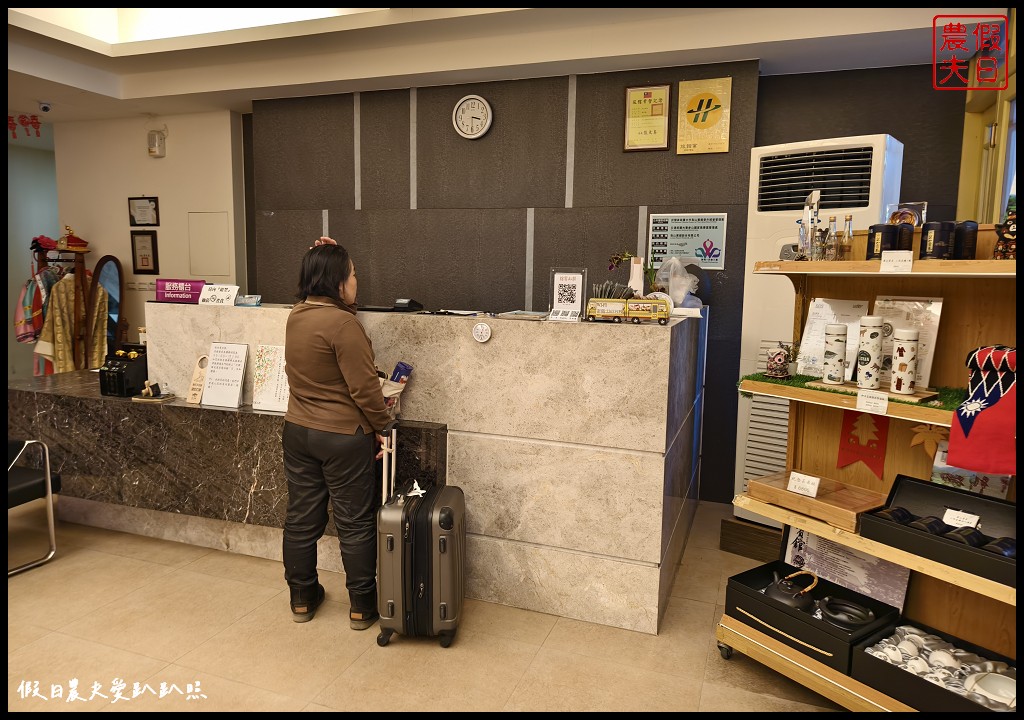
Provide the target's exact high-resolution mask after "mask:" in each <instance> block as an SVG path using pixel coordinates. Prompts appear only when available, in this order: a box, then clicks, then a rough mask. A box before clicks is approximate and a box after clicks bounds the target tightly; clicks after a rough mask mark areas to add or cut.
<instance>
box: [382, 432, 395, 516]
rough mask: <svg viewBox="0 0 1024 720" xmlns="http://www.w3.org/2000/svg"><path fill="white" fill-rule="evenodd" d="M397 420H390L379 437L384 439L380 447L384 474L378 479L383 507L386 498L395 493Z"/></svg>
mask: <svg viewBox="0 0 1024 720" xmlns="http://www.w3.org/2000/svg"><path fill="white" fill-rule="evenodd" d="M397 428H398V420H392V421H391V422H389V423H388V424H387V425H385V426H384V430H383V431H382V432H381V436H382V437H383V438H384V443H383V445H381V450H382V451H383V452H384V455H383V456H382V457H381V460H382V465H383V467H384V472H383V473H381V479H380V485H381V487H380V504H381V505H384V504H385V503H387V501H388V498H389V497H391V494H392V493H394V492H395V466H396V465H397V464H398V463H396V462H395V457H394V455H395V444H396V442H397V440H398V430H397Z"/></svg>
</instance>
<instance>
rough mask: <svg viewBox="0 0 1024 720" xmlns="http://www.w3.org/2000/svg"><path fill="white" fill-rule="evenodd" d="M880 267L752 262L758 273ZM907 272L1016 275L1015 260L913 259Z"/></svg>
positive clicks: (877, 263)
mask: <svg viewBox="0 0 1024 720" xmlns="http://www.w3.org/2000/svg"><path fill="white" fill-rule="evenodd" d="M881 268H882V261H881V260H843V261H833V262H829V261H825V260H819V261H814V262H812V261H807V260H765V261H762V262H758V263H755V264H754V272H756V273H758V274H761V275H836V276H845V275H852V276H857V275H878V274H880V273H881ZM892 274H893V275H898V274H899V273H892ZM910 274H911V275H917V276H923V277H931V276H934V277H957V276H959V277H974V278H983V277H1016V276H1017V261H1016V260H915V261H914V264H913V266H912V268H911V270H910Z"/></svg>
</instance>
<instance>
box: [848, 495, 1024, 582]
mask: <svg viewBox="0 0 1024 720" xmlns="http://www.w3.org/2000/svg"><path fill="white" fill-rule="evenodd" d="M893 507H901V508H904V509H906V510H908V511H910V512H911V513H912V514H914V515H916V516H917V517H927V516H934V517H937V518H940V519H941V518H942V517H943V515H944V514H945V512H946V510H948V509H950V508H952V509H956V510H963V511H964V512H968V513H972V514H974V515H978V516H979V517H980V518H981V520H980V522H979V525H978V530H979V531H981V532H982V533H983V534H984V535H986V536H987V537H989V538H991V539H994V538H999V537H1011V538H1014V539H1016V537H1017V506H1016V504H1014V503H1011V502H1008V501H1006V500H1000V499H999V498H992V497H986V496H984V495H977V494H975V493H972V492H968V491H966V490H960V489H958V488H954V487H949V486H948V485H939V484H938V483H933V482H928V481H927V480H919V479H918V478H913V477H909V476H907V475H897V476H896V480H895V482H893V485H892V489H891V490H890V491H889V499H888V500H887V501H886V505H885V508H884V509H883V510H887V509H889V508H893ZM860 534H861V536H863V537H866V538H871V539H872V540H877V541H878V542H881V543H885V544H886V545H891V546H893V547H896V548H899V549H900V550H906V551H907V552H909V553H913V554H914V555H920V556H921V557H924V558H928V559H929V560H934V561H936V562H940V563H943V564H945V565H949V566H951V567H955V568H958V569H960V570H963V571H965V572H969V573H971V574H972V575H979V576H981V577H984V578H988V579H989V580H994V581H995V582H998V583H1002V584H1003V585H1008V586H1010V587H1014V588H1015V587H1017V560H1016V559H1015V558H1008V557H1005V556H1003V555H1000V554H999V553H995V552H992V551H990V550H984V549H982V548H980V547H972V546H970V545H964V544H963V543H960V542H957V541H956V540H950V539H949V538H945V537H942V536H941V535H933V534H931V533H929V532H927V531H925V530H918V529H917V528H912V527H909V526H907V525H901V524H900V523H897V522H894V521H892V520H889V519H886V518H883V517H879V516H878V511H876V512H871V513H864V514H863V515H861V519H860ZM968 589H970V588H968Z"/></svg>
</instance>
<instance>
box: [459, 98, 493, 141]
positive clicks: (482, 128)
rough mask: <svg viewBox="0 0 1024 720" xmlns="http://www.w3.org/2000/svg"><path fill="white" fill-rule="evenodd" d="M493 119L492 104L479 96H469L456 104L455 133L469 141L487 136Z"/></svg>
mask: <svg viewBox="0 0 1024 720" xmlns="http://www.w3.org/2000/svg"><path fill="white" fill-rule="evenodd" d="M493 119H494V113H493V112H492V111H491V104H490V103H489V102H487V101H486V100H484V99H483V98H482V97H480V96H479V95H467V96H466V97H464V98H462V99H461V100H459V101H458V102H457V103H455V109H454V110H452V125H454V126H455V132H457V133H458V134H459V135H461V136H462V137H464V138H467V139H469V140H476V139H477V138H481V137H483V136H484V135H486V134H487V131H488V130H490V129H491V121H492V120H493Z"/></svg>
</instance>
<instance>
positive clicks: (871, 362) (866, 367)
mask: <svg viewBox="0 0 1024 720" xmlns="http://www.w3.org/2000/svg"><path fill="white" fill-rule="evenodd" d="M883 324H884V319H883V318H882V316H881V315H865V316H864V317H862V318H861V319H860V342H859V346H858V349H857V387H859V388H861V389H863V390H877V389H878V388H880V387H881V386H882V376H881V373H882V325H883Z"/></svg>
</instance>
